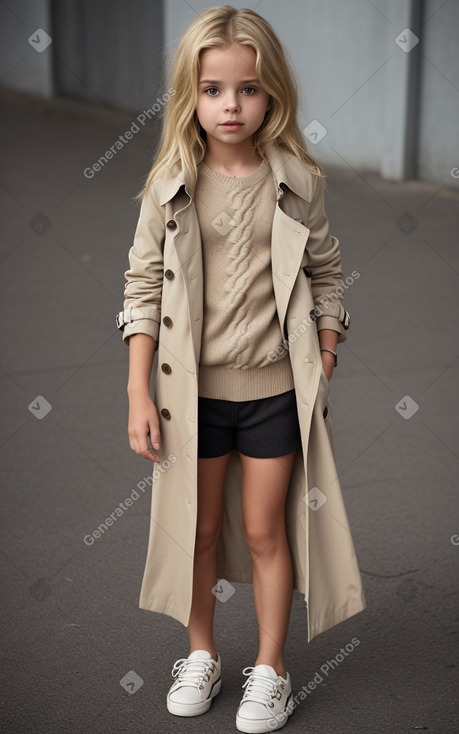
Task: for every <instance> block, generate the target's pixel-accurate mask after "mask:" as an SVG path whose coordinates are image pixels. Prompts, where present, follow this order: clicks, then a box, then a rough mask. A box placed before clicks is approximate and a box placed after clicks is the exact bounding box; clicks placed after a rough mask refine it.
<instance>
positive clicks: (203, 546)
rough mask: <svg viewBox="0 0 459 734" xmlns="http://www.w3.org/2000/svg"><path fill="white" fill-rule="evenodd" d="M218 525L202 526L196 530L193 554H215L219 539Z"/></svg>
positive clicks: (199, 525)
mask: <svg viewBox="0 0 459 734" xmlns="http://www.w3.org/2000/svg"><path fill="white" fill-rule="evenodd" d="M220 529H221V527H220V523H218V524H213V523H212V524H209V525H203V524H202V523H201V524H198V526H197V528H196V542H195V553H196V554H198V555H201V554H206V553H211V552H215V551H216V550H217V545H218V540H219V538H220Z"/></svg>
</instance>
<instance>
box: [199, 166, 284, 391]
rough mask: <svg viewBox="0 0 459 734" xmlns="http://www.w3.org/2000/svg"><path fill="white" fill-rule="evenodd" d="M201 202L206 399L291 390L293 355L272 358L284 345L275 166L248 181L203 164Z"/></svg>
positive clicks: (203, 385)
mask: <svg viewBox="0 0 459 734" xmlns="http://www.w3.org/2000/svg"><path fill="white" fill-rule="evenodd" d="M195 203H196V210H197V214H198V219H199V224H200V228H201V237H202V247H203V265H204V321H203V332H202V345H201V359H200V366H199V385H198V393H199V395H200V396H201V397H208V398H218V399H221V400H234V401H241V400H255V399H259V398H264V397H269V396H272V395H279V394H280V393H283V392H286V391H287V390H291V389H292V388H293V386H294V383H293V374H292V368H291V364H290V358H289V356H288V353H284V357H283V358H282V359H278V360H277V361H276V362H270V361H269V360H268V358H267V354H268V352H270V351H271V350H275V349H276V347H277V346H278V345H279V344H280V343H281V342H282V340H283V337H282V333H281V328H280V323H279V319H278V315H277V310H276V302H275V299H274V290H273V281H272V270H271V229H272V221H273V216H274V209H275V206H276V191H275V186H274V181H273V177H272V174H271V169H270V166H269V163H268V161H267V160H266V159H264V160H263V161H262V163H261V164H260V166H259V167H258V168H257V170H256V171H254V172H253V173H251V174H250V175H249V176H245V177H243V178H238V177H235V176H224V175H223V174H221V173H218V172H217V171H214V170H213V169H211V168H209V167H208V166H207V165H206V164H205V163H201V164H200V165H199V167H198V179H197V184H196V191H195Z"/></svg>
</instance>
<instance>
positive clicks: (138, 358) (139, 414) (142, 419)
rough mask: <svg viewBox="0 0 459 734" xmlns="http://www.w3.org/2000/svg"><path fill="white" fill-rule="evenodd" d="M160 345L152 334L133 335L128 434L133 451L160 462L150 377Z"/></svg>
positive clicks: (130, 360) (130, 353) (130, 345)
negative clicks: (149, 443) (150, 446)
mask: <svg viewBox="0 0 459 734" xmlns="http://www.w3.org/2000/svg"><path fill="white" fill-rule="evenodd" d="M156 347H157V343H156V342H155V340H154V339H153V338H152V337H151V336H149V335H148V334H143V333H141V332H139V333H137V334H132V335H131V337H130V339H129V378H128V385H127V393H128V398H129V419H128V434H129V443H130V446H131V449H132V450H133V451H135V452H136V454H139V456H143V457H144V459H148V460H149V461H153V462H156V463H158V462H159V461H160V458H159V456H158V455H157V453H154V451H152V450H151V449H150V448H149V446H148V443H147V437H148V436H149V437H150V442H151V445H152V448H153V449H154V450H155V451H158V450H159V449H160V444H161V437H160V432H159V421H158V413H157V411H156V407H155V404H154V403H153V401H152V399H151V395H150V376H151V368H152V365H153V359H154V356H155V351H156Z"/></svg>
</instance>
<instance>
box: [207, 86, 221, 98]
mask: <svg viewBox="0 0 459 734" xmlns="http://www.w3.org/2000/svg"><path fill="white" fill-rule="evenodd" d="M205 93H206V94H208V95H209V97H216V96H217V94H218V89H216V88H215V87H208V88H207V89H206V90H205Z"/></svg>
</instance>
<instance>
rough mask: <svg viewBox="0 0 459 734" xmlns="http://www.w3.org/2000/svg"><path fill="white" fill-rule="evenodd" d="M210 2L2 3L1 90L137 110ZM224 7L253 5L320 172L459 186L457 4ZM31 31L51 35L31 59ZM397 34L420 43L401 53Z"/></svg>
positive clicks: (362, 0)
mask: <svg viewBox="0 0 459 734" xmlns="http://www.w3.org/2000/svg"><path fill="white" fill-rule="evenodd" d="M214 4H216V3H215V2H205V1H203V0H193V3H188V2H186V0H131V1H129V0H111V1H110V0H80V2H77V3H75V2H74V0H17V1H16V2H15V3H14V4H12V3H10V4H9V6H8V8H7V7H6V6H5V5H4V4H0V22H1V28H2V30H1V31H0V33H1V36H0V66H1V68H0V75H1V76H2V77H3V78H2V82H1V83H3V84H6V85H8V86H12V87H15V88H18V89H22V90H25V91H32V92H35V93H38V94H42V95H45V96H49V95H52V94H54V93H58V94H72V95H77V96H80V97H84V98H87V99H91V100H94V101H97V102H102V103H108V104H111V105H115V106H119V107H122V108H126V109H131V110H140V109H143V108H144V107H147V106H149V105H151V104H152V102H153V101H154V100H155V98H156V96H157V95H158V94H161V93H162V92H163V91H164V90H163V86H164V80H163V71H164V64H165V63H167V62H168V60H169V59H170V57H171V55H172V53H173V51H174V49H175V47H176V44H177V41H178V39H179V37H180V36H181V34H182V33H183V31H184V30H185V28H186V27H187V25H188V23H189V22H190V21H191V20H192V19H193V18H194V17H195V16H196V14H197V13H198V12H200V11H201V10H202V9H203V8H205V7H210V6H212V5H214ZM233 4H234V5H235V6H236V7H243V6H253V7H255V9H256V10H257V12H259V13H260V14H261V15H263V16H264V17H266V18H267V20H269V21H270V23H272V25H273V27H274V29H275V31H276V32H277V34H278V35H279V37H280V39H281V41H282V42H283V44H284V46H285V48H286V50H287V52H288V55H289V56H290V59H291V62H292V66H293V69H294V71H295V73H296V76H297V78H298V81H299V88H300V92H301V97H302V101H303V108H302V112H301V116H300V124H301V128H302V129H304V128H307V126H308V125H309V124H310V123H311V122H313V121H315V120H316V121H318V123H320V125H321V126H322V127H323V129H324V130H325V132H326V134H325V135H324V136H323V137H322V138H321V139H320V140H318V142H314V140H313V139H312V138H310V137H309V136H308V134H307V133H306V137H307V138H308V145H309V148H310V149H311V152H312V153H313V154H314V155H316V156H317V158H318V159H319V160H321V161H322V162H323V163H324V164H325V165H328V164H334V165H339V166H343V167H347V166H351V167H352V168H357V169H363V170H365V169H367V170H372V171H378V172H380V173H381V174H382V175H383V176H385V177H388V178H395V179H401V178H413V177H416V176H419V177H421V178H423V179H426V180H435V181H439V182H442V183H446V184H448V185H455V186H459V178H455V177H454V176H452V175H451V173H450V172H451V170H455V171H459V160H458V156H459V124H458V120H459V44H458V43H457V38H458V37H459V1H458V0H446V2H445V0H373V2H369V0H346V1H345V2H344V1H343V0H286V2H283V3H279V2H278V0H261V2H252V3H251V2H249V1H248V0H233ZM10 7H12V8H13V10H10V9H9V8H10ZM37 28H43V29H44V30H45V31H47V32H48V33H49V34H50V35H51V36H52V39H53V43H52V44H51V45H50V46H49V47H48V48H46V49H45V50H44V51H42V52H41V53H40V52H39V51H38V50H37V48H36V46H35V47H34V44H33V43H30V42H28V41H27V39H28V38H29V36H31V34H33V33H34V32H35V31H36V30H37ZM406 28H408V29H410V30H411V31H412V32H414V33H415V35H416V37H417V38H419V43H416V44H415V45H414V46H413V48H411V50H409V51H408V50H407V49H408V48H409V44H410V38H409V33H408V34H407V33H404V31H405V29H406ZM39 35H40V34H39ZM32 37H33V38H38V36H32ZM397 38H398V39H400V40H399V41H398V42H397V40H396V39H397ZM415 40H416V39H415ZM39 43H40V39H38V44H39ZM318 123H314V124H315V125H317V124H318Z"/></svg>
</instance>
